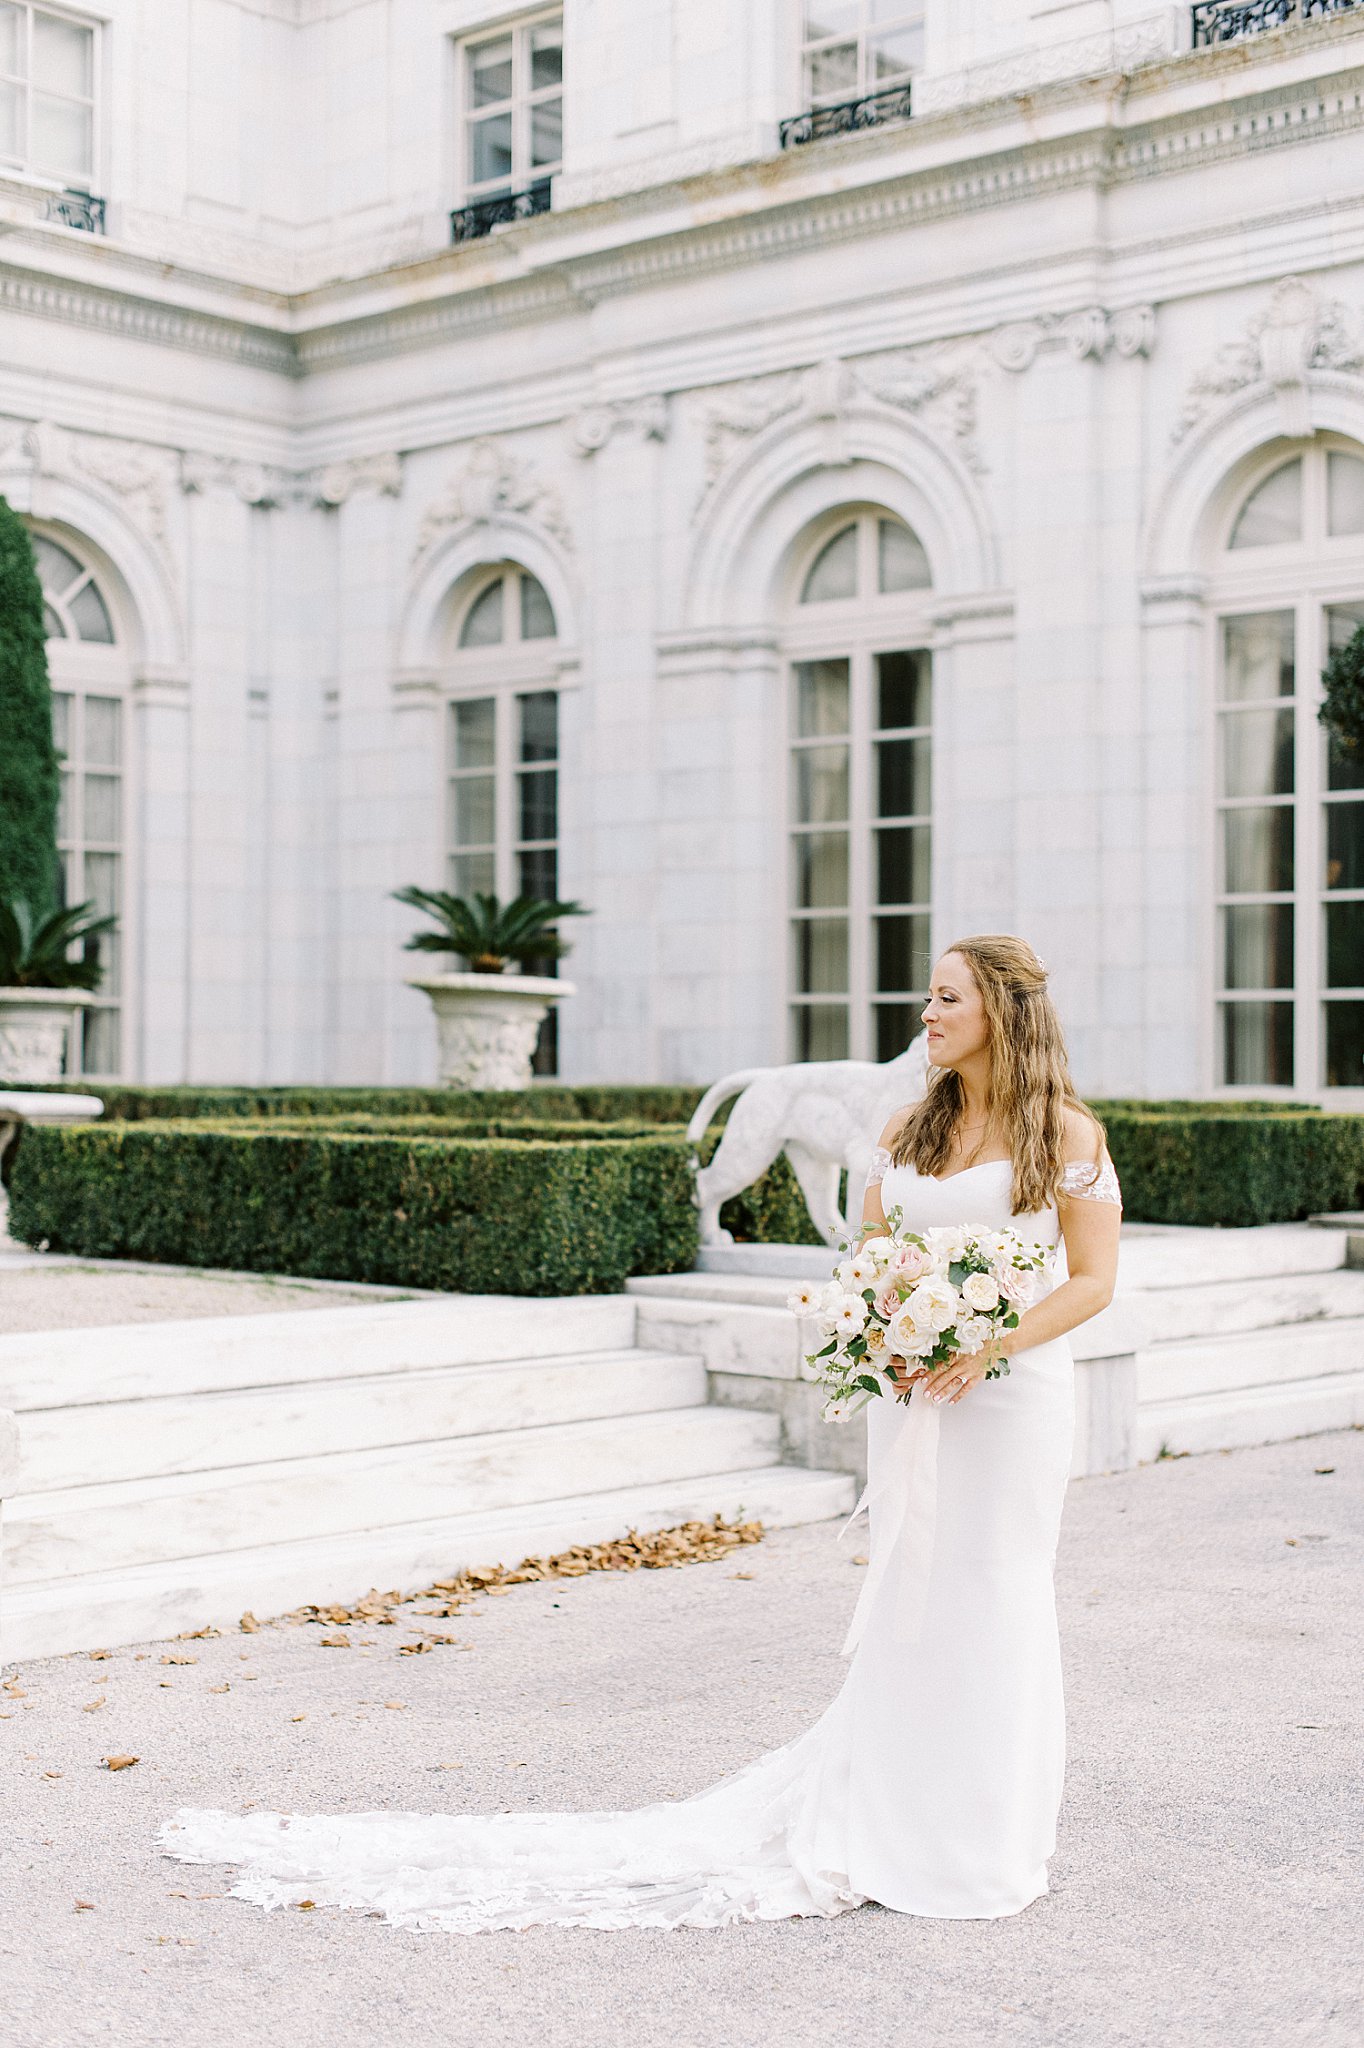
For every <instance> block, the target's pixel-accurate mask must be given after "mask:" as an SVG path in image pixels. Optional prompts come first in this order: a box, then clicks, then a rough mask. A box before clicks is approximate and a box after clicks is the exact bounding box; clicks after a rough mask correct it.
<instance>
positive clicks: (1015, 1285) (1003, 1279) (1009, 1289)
mask: <svg viewBox="0 0 1364 2048" xmlns="http://www.w3.org/2000/svg"><path fill="white" fill-rule="evenodd" d="M1035 1286H1036V1282H1035V1281H1034V1279H1033V1276H1032V1274H1031V1273H1020V1272H1019V1271H1018V1269H1017V1268H1016V1267H1014V1266H1010V1267H1009V1269H1008V1270H1007V1272H1004V1273H1001V1274H1000V1276H999V1291H1000V1293H1001V1294H1002V1295H1003V1296H1004V1299H1005V1300H1006V1301H1007V1302H1011V1303H1012V1304H1013V1306H1014V1307H1015V1308H1026V1307H1027V1306H1028V1303H1029V1302H1030V1301H1031V1300H1032V1298H1033V1291H1034V1288H1035Z"/></svg>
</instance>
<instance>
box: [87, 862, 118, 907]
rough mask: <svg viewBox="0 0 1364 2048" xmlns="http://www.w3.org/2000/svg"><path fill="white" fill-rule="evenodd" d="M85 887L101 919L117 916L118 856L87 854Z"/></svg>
mask: <svg viewBox="0 0 1364 2048" xmlns="http://www.w3.org/2000/svg"><path fill="white" fill-rule="evenodd" d="M84 887H85V895H86V897H87V898H88V900H89V901H90V902H91V903H93V904H94V906H95V909H96V910H97V911H98V912H99V914H100V916H101V917H112V916H114V915H116V914H117V911H118V908H119V894H118V855H117V854H116V853H87V854H86V856H85V884H84Z"/></svg>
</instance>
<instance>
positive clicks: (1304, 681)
mask: <svg viewBox="0 0 1364 2048" xmlns="http://www.w3.org/2000/svg"><path fill="white" fill-rule="evenodd" d="M1224 532H1225V536H1226V538H1225V542H1224V547H1223V550H1222V552H1221V554H1220V555H1219V558H1218V560H1217V563H1216V565H1215V573H1214V580H1213V585H1212V593H1211V594H1212V597H1213V599H1214V602H1215V604H1216V609H1217V613H1218V619H1217V655H1216V660H1217V687H1216V703H1217V710H1216V722H1217V745H1216V761H1217V766H1216V775H1217V848H1216V882H1217V923H1218V931H1217V940H1216V971H1217V1027H1218V1028H1217V1053H1216V1078H1217V1080H1218V1081H1219V1082H1220V1083H1221V1084H1222V1085H1223V1086H1225V1087H1229V1088H1267V1087H1268V1088H1276V1087H1279V1088H1285V1089H1289V1088H1295V1089H1298V1090H1300V1091H1303V1092H1307V1093H1315V1092H1316V1091H1317V1090H1318V1089H1320V1088H1364V771H1361V769H1360V767H1359V766H1358V765H1357V764H1354V763H1351V762H1348V761H1346V760H1344V759H1343V758H1342V757H1340V755H1339V754H1338V753H1336V752H1335V750H1334V749H1332V748H1331V747H1330V746H1329V745H1328V743H1327V740H1326V737H1325V735H1324V733H1323V731H1322V729H1321V726H1320V725H1319V723H1318V720H1317V707H1318V705H1319V703H1320V701H1321V688H1320V676H1321V671H1322V669H1323V668H1324V667H1325V665H1326V662H1327V660H1328V659H1329V657H1330V655H1331V653H1332V652H1333V651H1334V650H1335V649H1336V648H1338V647H1341V646H1343V645H1344V643H1345V642H1346V641H1347V640H1349V639H1350V638H1351V636H1352V635H1353V634H1354V633H1355V631H1356V630H1357V629H1358V628H1359V627H1360V626H1361V625H1364V545H1362V544H1361V537H1364V449H1359V448H1355V447H1352V446H1350V445H1348V444H1343V443H1336V442H1332V441H1330V440H1328V439H1326V438H1324V437H1320V436H1319V437H1318V438H1317V439H1316V440H1315V441H1313V442H1312V443H1311V444H1310V445H1309V446H1307V447H1303V448H1299V449H1297V450H1296V451H1295V452H1293V453H1291V454H1289V453H1284V454H1281V455H1280V457H1279V459H1278V460H1277V461H1275V460H1272V459H1270V460H1269V461H1268V462H1267V464H1266V466H1265V468H1264V469H1262V470H1261V472H1260V474H1259V475H1258V476H1257V477H1256V478H1255V480H1254V481H1253V483H1252V484H1251V485H1250V487H1249V488H1248V489H1246V490H1244V491H1243V492H1242V494H1241V496H1240V498H1239V500H1238V502H1237V503H1236V505H1235V506H1234V507H1233V508H1232V510H1231V513H1230V517H1229V518H1228V520H1227V522H1226V526H1225V528H1224Z"/></svg>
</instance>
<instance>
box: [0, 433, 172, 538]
mask: <svg viewBox="0 0 1364 2048" xmlns="http://www.w3.org/2000/svg"><path fill="white" fill-rule="evenodd" d="M0 462H2V463H4V464H6V465H15V466H19V467H24V468H27V469H28V470H29V471H30V473H31V475H32V476H34V477H52V478H59V479H62V480H63V481H74V482H80V481H81V480H82V479H86V478H88V479H89V480H90V481H91V482H93V483H96V484H99V485H102V486H103V488H104V489H105V490H106V491H109V492H112V494H113V495H114V497H116V498H119V499H121V500H122V501H123V503H124V505H125V507H126V508H127V511H128V514H129V517H130V518H131V519H132V521H133V523H134V524H135V525H137V526H140V527H141V528H142V530H143V532H144V533H145V534H147V535H148V537H149V538H150V539H152V540H154V541H155V542H156V543H157V544H158V546H164V544H165V540H166V501H167V494H168V490H169V487H170V476H171V458H170V456H169V455H168V454H167V453H166V452H165V451H164V450H163V449H159V448H145V447H143V446H141V445H140V444H139V443H137V442H133V441H115V440H110V439H108V438H107V437H106V436H104V435H100V434H79V433H75V432H73V431H72V430H71V429H70V428H68V427H60V426H58V425H57V424H56V422H55V421H54V420H34V421H32V422H31V423H30V424H29V425H26V426H20V427H18V429H17V431H16V432H14V433H13V434H12V435H11V438H10V440H9V443H8V446H7V447H6V448H5V450H4V452H3V454H0Z"/></svg>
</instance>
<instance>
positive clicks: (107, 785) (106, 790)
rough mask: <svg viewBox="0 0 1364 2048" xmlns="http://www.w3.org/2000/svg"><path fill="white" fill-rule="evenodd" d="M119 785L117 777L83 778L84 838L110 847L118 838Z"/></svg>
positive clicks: (93, 776)
mask: <svg viewBox="0 0 1364 2048" xmlns="http://www.w3.org/2000/svg"><path fill="white" fill-rule="evenodd" d="M120 794H121V791H120V784H119V778H118V776H117V775H87V776H86V777H85V837H86V839H92V840H94V841H95V843H96V844H97V845H110V844H112V843H113V842H115V841H116V840H117V839H118V836H119V812H120V809H121V804H120Z"/></svg>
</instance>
